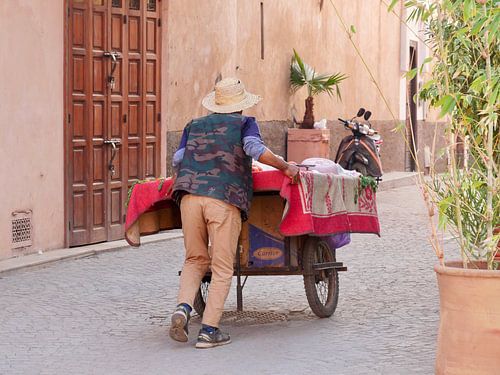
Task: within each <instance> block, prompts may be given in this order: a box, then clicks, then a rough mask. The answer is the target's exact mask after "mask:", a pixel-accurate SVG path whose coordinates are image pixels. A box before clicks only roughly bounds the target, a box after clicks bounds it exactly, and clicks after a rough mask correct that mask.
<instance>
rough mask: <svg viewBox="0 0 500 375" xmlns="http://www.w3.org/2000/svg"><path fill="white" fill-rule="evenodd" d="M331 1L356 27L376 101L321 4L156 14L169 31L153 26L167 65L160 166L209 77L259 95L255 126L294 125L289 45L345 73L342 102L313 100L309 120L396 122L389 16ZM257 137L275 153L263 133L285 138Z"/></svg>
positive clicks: (300, 108) (193, 7) (396, 26)
mask: <svg viewBox="0 0 500 375" xmlns="http://www.w3.org/2000/svg"><path fill="white" fill-rule="evenodd" d="M320 3H323V6H322V7H321V6H320ZM261 4H262V5H261ZM334 4H336V6H337V9H338V12H339V16H340V17H341V18H342V20H343V22H344V23H345V24H346V25H347V27H348V28H349V27H350V25H353V26H354V28H355V29H356V33H354V34H352V40H353V42H354V43H355V44H356V46H357V47H358V48H359V50H360V51H361V54H362V56H363V58H364V59H365V61H366V64H367V65H368V67H369V69H370V71H371V73H372V74H373V77H374V79H375V81H376V82H377V83H378V85H379V87H380V90H381V91H382V95H381V94H380V92H379V91H378V89H377V87H376V86H375V84H373V82H372V78H371V76H370V74H369V73H368V72H367V70H366V68H365V67H364V65H363V62H362V61H361V59H360V58H359V57H358V56H357V54H356V51H355V49H354V47H353V46H352V45H351V43H350V41H349V37H348V35H347V34H346V32H345V30H344V27H343V26H342V24H341V22H340V20H339V17H338V16H337V15H336V12H335V10H334V8H333V7H332V5H331V3H330V2H329V1H324V2H320V1H301V0H287V1H270V0H223V1H219V2H217V3H216V4H212V3H210V4H208V2H198V1H195V0H182V1H181V0H171V1H170V2H169V8H168V11H167V12H166V16H167V18H168V25H169V27H168V28H166V29H164V30H163V32H164V51H165V55H164V58H163V61H164V62H165V61H168V63H167V64H168V67H166V66H165V63H164V67H163V69H164V70H163V90H164V91H163V98H164V103H163V113H166V116H164V124H163V125H164V131H166V132H167V135H166V139H167V155H166V157H167V164H168V163H170V160H171V153H172V150H175V147H176V146H177V142H178V139H179V137H180V135H179V134H175V133H177V132H180V131H181V130H182V129H183V127H184V126H185V124H186V123H187V122H188V121H189V120H190V119H191V118H193V117H198V116H202V115H205V114H207V113H208V112H207V111H206V110H204V109H203V107H202V106H201V100H202V98H203V97H204V95H206V94H207V93H208V92H209V91H211V90H212V88H213V85H214V83H215V80H216V79H217V77H227V76H237V77H239V78H241V79H242V81H243V82H244V83H245V85H246V87H247V89H248V90H249V91H251V92H254V93H256V94H259V95H261V96H262V97H263V98H264V100H263V101H262V102H261V103H259V104H258V105H257V106H256V107H254V108H252V109H250V110H248V111H245V114H248V115H252V116H256V117H257V119H258V121H259V122H260V123H261V124H272V122H273V121H280V123H281V122H282V121H288V123H289V126H290V124H291V120H292V117H293V116H294V117H295V118H296V119H297V120H299V121H301V120H302V117H303V113H304V100H305V98H306V96H307V92H306V89H305V88H303V89H301V90H299V91H298V92H296V93H292V92H291V91H290V86H289V74H290V73H289V72H290V70H289V66H290V59H291V57H292V54H293V49H294V48H295V49H296V50H297V52H298V53H299V54H300V55H301V57H302V58H303V59H304V61H305V62H307V63H308V64H310V65H312V66H313V67H314V68H315V69H316V70H317V71H318V72H322V73H323V72H324V73H333V72H342V73H344V74H346V75H348V76H349V78H348V79H347V80H346V81H344V82H343V83H342V85H341V93H342V100H338V99H334V98H330V97H329V96H328V95H326V94H322V95H320V96H316V97H315V108H314V110H315V115H316V120H320V119H321V118H327V119H329V120H336V119H337V117H344V118H346V117H350V116H352V115H354V114H355V113H356V112H357V110H358V108H359V107H361V106H363V107H365V108H367V109H370V110H371V111H372V112H373V116H372V119H373V120H374V121H377V120H378V121H383V122H384V124H387V127H388V126H392V125H394V124H395V121H394V118H396V119H401V117H399V116H400V113H399V106H400V82H401V78H400V76H401V71H400V65H401V64H400V48H401V41H400V23H399V20H398V18H397V17H396V16H395V15H393V14H390V13H388V12H387V8H386V6H385V5H384V4H383V3H381V2H379V1H375V0H369V1H366V0H355V1H352V2H334ZM261 17H262V19H263V22H262V25H263V27H262V30H263V31H262V34H261ZM180 19H182V24H180V23H179V20H180ZM306 36H307V37H306ZM311 36H312V37H311ZM262 43H263V44H262ZM262 52H263V53H262ZM382 96H383V97H385V101H386V102H387V104H386V102H385V101H384V99H383V98H382ZM292 115H293V116H292ZM398 117H399V118H398ZM402 118H404V117H402ZM389 124H390V125H389ZM262 127H263V128H264V125H262ZM329 127H331V129H332V133H335V132H339V137H340V136H344V135H345V132H344V129H343V128H342V127H341V126H340V124H339V123H338V121H333V122H331V123H330V126H329ZM389 130H390V129H388V131H389ZM264 132H265V133H266V134H267V135H268V137H267V138H268V139H269V140H270V141H271V139H273V140H272V141H271V142H272V143H273V144H274V145H275V146H274V147H278V152H280V151H281V149H280V148H279V147H282V146H277V145H278V144H283V145H284V144H285V143H286V141H285V139H283V140H274V138H273V137H277V136H280V134H281V133H283V134H282V135H281V136H285V135H286V134H285V132H282V131H281V130H280V131H276V132H272V131H263V133H264ZM278 133H279V134H278ZM264 138H266V137H264ZM171 143H173V144H171ZM337 145H338V144H335V145H332V147H337ZM168 169H169V168H167V170H168Z"/></svg>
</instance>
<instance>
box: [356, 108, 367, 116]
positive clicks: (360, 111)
mask: <svg viewBox="0 0 500 375" xmlns="http://www.w3.org/2000/svg"><path fill="white" fill-rule="evenodd" d="M363 113H365V109H364V108H360V109H358V113H357V115H356V117H360V116H363Z"/></svg>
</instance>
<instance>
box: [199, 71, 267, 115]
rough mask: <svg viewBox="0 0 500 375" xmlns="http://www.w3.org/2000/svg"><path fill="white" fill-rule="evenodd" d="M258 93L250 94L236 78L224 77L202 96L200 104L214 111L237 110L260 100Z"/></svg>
mask: <svg viewBox="0 0 500 375" xmlns="http://www.w3.org/2000/svg"><path fill="white" fill-rule="evenodd" d="M261 99H262V98H261V97H260V96H259V95H254V94H250V93H249V92H247V91H246V90H245V86H244V85H243V83H242V82H241V81H240V80H239V79H236V78H224V79H223V80H221V81H219V82H218V83H217V84H216V85H215V90H214V91H212V92H211V93H210V94H208V95H207V96H205V98H203V101H202V102H201V104H202V105H203V107H205V108H206V109H208V110H209V111H212V112H216V113H232V112H239V111H242V110H244V109H247V108H250V107H252V106H254V105H255V104H257V103H258V102H260V100H261Z"/></svg>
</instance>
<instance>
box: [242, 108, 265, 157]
mask: <svg viewBox="0 0 500 375" xmlns="http://www.w3.org/2000/svg"><path fill="white" fill-rule="evenodd" d="M241 138H242V140H243V150H244V151H245V154H247V155H248V156H250V157H251V158H252V159H254V160H259V158H260V156H261V155H262V154H263V153H264V151H265V150H266V146H265V145H264V141H262V137H261V136H260V130H259V125H258V124H257V121H256V120H255V117H245V123H244V124H243V128H242V130H241Z"/></svg>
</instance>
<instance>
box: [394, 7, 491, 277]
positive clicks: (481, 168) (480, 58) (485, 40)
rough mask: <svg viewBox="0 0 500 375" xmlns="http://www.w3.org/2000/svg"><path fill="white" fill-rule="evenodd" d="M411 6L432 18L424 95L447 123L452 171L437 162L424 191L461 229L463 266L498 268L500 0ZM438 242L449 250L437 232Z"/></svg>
mask: <svg viewBox="0 0 500 375" xmlns="http://www.w3.org/2000/svg"><path fill="white" fill-rule="evenodd" d="M394 3H395V1H393V2H392V3H391V6H393V4H394ZM405 6H406V7H407V8H408V9H409V10H410V16H409V19H410V20H413V21H422V22H423V23H424V24H425V25H426V44H427V45H428V46H429V47H430V49H431V51H432V54H433V58H432V59H428V60H427V61H425V63H430V64H431V79H430V80H429V81H428V82H427V83H426V84H425V85H424V86H423V88H422V90H421V92H420V93H419V95H420V97H421V98H422V99H424V100H428V101H429V102H430V104H431V105H432V106H434V107H436V108H438V109H439V110H440V116H441V117H443V116H446V124H447V125H446V129H445V131H446V141H447V153H446V154H447V155H449V160H448V170H447V172H446V173H444V174H440V173H437V172H436V170H434V168H432V167H431V171H430V177H431V178H430V180H427V181H424V180H422V186H423V189H424V197H425V198H426V200H427V202H428V203H430V205H431V206H432V205H435V206H436V207H437V209H438V214H439V225H440V226H441V227H442V228H446V229H448V230H450V231H452V232H453V233H455V235H456V238H457V239H458V243H459V245H460V250H461V255H462V261H463V267H464V268H467V267H468V266H470V264H475V263H473V262H474V261H485V262H486V264H487V266H488V269H494V268H495V265H496V262H494V258H495V255H496V254H497V251H498V241H499V237H500V235H499V234H498V231H500V199H499V195H500V178H499V166H500V152H499V151H500V136H499V114H500V6H499V3H498V2H497V1H496V0H440V1H432V2H429V1H425V0H410V1H406V2H405ZM420 69H422V68H420ZM458 149H461V150H463V151H462V153H461V154H462V155H460V154H458V153H457V150H458ZM433 151H434V152H433V153H434V155H436V151H435V150H433ZM430 213H431V215H432V214H433V212H432V210H430ZM433 246H434V247H435V249H436V250H437V253H438V254H442V250H441V249H439V246H440V245H439V243H438V241H437V238H436V237H435V236H434V239H433Z"/></svg>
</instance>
